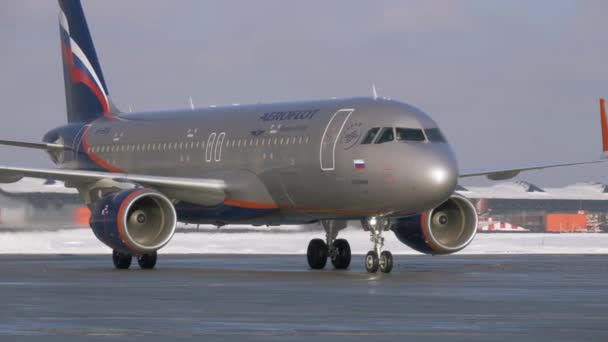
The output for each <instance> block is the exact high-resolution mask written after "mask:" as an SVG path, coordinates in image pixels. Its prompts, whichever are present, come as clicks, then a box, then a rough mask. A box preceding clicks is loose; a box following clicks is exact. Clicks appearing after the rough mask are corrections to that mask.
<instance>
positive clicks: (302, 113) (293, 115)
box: [260, 109, 319, 121]
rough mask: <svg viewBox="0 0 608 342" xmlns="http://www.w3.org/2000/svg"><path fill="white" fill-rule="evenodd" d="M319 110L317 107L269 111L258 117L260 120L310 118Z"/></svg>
mask: <svg viewBox="0 0 608 342" xmlns="http://www.w3.org/2000/svg"><path fill="white" fill-rule="evenodd" d="M318 112H319V109H313V110H295V111H289V112H269V113H264V115H262V116H261V117H260V120H262V121H284V120H310V119H312V118H313V117H314V116H315V114H317V113H318Z"/></svg>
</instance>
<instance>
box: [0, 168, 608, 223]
mask: <svg viewBox="0 0 608 342" xmlns="http://www.w3.org/2000/svg"><path fill="white" fill-rule="evenodd" d="M457 192H458V193H460V194H461V195H463V196H466V197H467V198H469V199H471V200H472V201H473V203H474V204H475V206H476V208H477V211H478V213H479V215H480V231H492V232H504V231H514V232H515V231H519V232H521V231H526V230H528V231H531V232H544V231H549V232H570V231H600V230H602V231H608V185H606V184H600V183H580V184H574V185H570V186H567V187H563V188H541V187H539V186H536V185H534V184H530V183H527V182H523V181H519V182H512V183H498V184H496V185H493V186H487V187H474V186H471V187H466V188H465V187H459V189H458V190H457ZM83 207H84V205H83V203H82V200H81V198H80V196H79V194H78V192H77V191H76V190H75V189H68V188H65V187H64V186H63V183H61V182H53V181H45V180H40V179H33V178H24V179H22V180H21V181H19V182H17V183H12V184H0V227H3V228H7V227H8V228H19V227H22V226H28V227H29V226H34V227H36V228H40V229H49V228H50V229H56V228H61V227H65V226H75V227H76V226H81V227H87V226H88V217H89V213H88V210H87V209H85V208H83Z"/></svg>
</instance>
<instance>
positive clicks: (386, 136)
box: [376, 127, 395, 144]
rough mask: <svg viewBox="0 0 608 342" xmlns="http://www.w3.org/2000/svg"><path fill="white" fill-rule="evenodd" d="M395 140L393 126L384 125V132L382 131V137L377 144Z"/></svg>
mask: <svg viewBox="0 0 608 342" xmlns="http://www.w3.org/2000/svg"><path fill="white" fill-rule="evenodd" d="M393 140H395V133H393V128H392V127H384V128H383V129H382V132H380V137H379V138H378V141H376V144H383V143H387V142H390V141H393Z"/></svg>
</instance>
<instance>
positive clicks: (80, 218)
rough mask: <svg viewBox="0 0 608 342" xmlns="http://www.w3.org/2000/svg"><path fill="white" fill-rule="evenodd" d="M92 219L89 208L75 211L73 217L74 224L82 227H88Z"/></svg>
mask: <svg viewBox="0 0 608 342" xmlns="http://www.w3.org/2000/svg"><path fill="white" fill-rule="evenodd" d="M90 219H91V211H90V210H89V208H76V209H74V216H73V217H72V223H74V224H75V225H77V226H81V227H88V226H89V220H90Z"/></svg>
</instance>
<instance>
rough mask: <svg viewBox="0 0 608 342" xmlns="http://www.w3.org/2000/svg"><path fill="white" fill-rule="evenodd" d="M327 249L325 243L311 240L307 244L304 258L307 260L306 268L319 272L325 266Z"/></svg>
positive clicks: (319, 240)
mask: <svg viewBox="0 0 608 342" xmlns="http://www.w3.org/2000/svg"><path fill="white" fill-rule="evenodd" d="M328 252H329V251H328V248H327V244H326V243H325V241H323V240H321V239H312V240H310V243H309V244H308V251H307V252H306V257H307V259H308V266H310V268H312V269H313V270H320V269H323V268H324V267H325V264H327V254H328Z"/></svg>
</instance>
